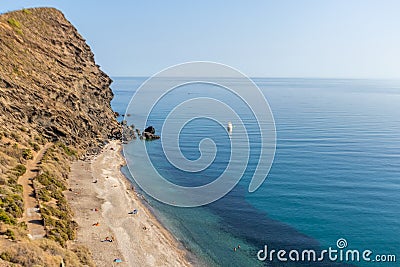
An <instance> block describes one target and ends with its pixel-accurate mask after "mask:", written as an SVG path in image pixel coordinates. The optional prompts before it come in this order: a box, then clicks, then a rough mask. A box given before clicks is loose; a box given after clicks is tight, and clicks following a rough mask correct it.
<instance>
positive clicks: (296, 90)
mask: <svg viewBox="0 0 400 267" xmlns="http://www.w3.org/2000/svg"><path fill="white" fill-rule="evenodd" d="M143 81H144V78H114V83H113V86H112V88H113V91H114V93H115V99H114V100H113V102H112V106H113V109H114V110H116V111H118V112H119V113H121V114H123V113H124V112H125V109H126V106H127V105H128V102H129V100H130V97H131V96H132V95H133V93H134V91H135V90H136V89H137V88H138V86H139V85H140V84H141V83H142V82H143ZM254 81H255V83H256V84H257V85H258V86H259V87H260V88H261V90H262V92H263V93H264V94H265V96H266V98H267V99H268V101H269V104H270V106H271V110H272V112H273V115H274V118H275V123H276V128H277V151H276V155H275V160H274V163H273V165H272V168H271V171H270V173H269V175H268V178H267V179H266V181H265V182H264V183H263V185H262V186H261V187H260V189H259V190H257V191H256V192H255V193H249V192H247V186H248V183H249V179H250V174H251V170H252V168H254V166H253V165H254V164H255V161H256V160H257V158H256V157H254V156H252V155H253V154H252V153H253V152H254V151H257V149H259V147H257V146H258V144H257V142H254V143H253V144H252V151H253V152H252V153H251V156H250V162H249V168H248V169H247V171H246V173H245V175H244V177H243V179H242V180H241V181H240V183H239V184H238V185H237V186H236V187H235V189H234V190H233V191H232V192H230V193H229V194H228V195H227V196H225V197H224V198H222V199H220V200H218V201H217V202H215V203H212V204H210V205H207V206H204V207H200V208H191V209H187V208H175V207H170V206H168V205H164V204H162V203H159V202H157V201H155V200H153V199H152V198H151V197H147V199H148V201H149V203H150V205H151V206H152V207H153V208H154V211H155V213H156V215H158V216H159V218H160V220H161V221H162V222H163V223H164V224H165V225H166V226H167V227H168V228H169V229H170V230H171V231H172V232H173V233H174V234H175V236H177V238H178V239H179V240H180V241H181V242H182V243H183V244H184V245H185V247H187V248H188V249H189V250H191V251H192V252H193V253H194V254H196V255H197V256H198V257H199V259H200V261H201V262H203V263H205V264H207V265H211V266H262V265H274V266H339V265H343V266H348V264H351V265H356V266H397V264H396V263H388V262H386V263H377V262H373V263H371V262H362V261H361V262H347V263H346V262H336V263H332V262H329V261H325V262H323V263H317V262H314V263H282V262H277V261H275V262H260V261H259V260H257V252H258V250H260V249H262V248H263V247H264V245H265V244H267V245H268V246H269V247H270V248H276V249H279V248H283V249H287V250H289V249H299V250H301V249H315V250H317V251H319V250H321V249H327V248H328V247H333V248H337V247H336V241H337V240H338V239H339V238H345V239H346V240H347V243H348V247H347V248H348V249H358V250H360V251H362V250H365V249H369V250H371V251H373V253H374V254H373V255H375V254H396V256H397V258H399V257H400V251H399V248H400V219H399V218H400V175H399V174H400V82H398V81H397V82H396V81H377V80H334V79H264V78H258V79H254ZM190 90H191V93H192V94H194V95H196V94H197V95H199V96H201V95H202V94H205V93H207V92H212V93H213V94H214V96H216V97H221V98H228V97H229V96H225V95H224V93H223V92H219V91H218V90H216V89H215V88H206V87H205V86H203V87H202V86H197V87H193V88H191V89H190ZM183 99H184V97H183V96H182V94H179V93H177V94H175V95H174V94H173V95H171V96H170V101H168V105H164V106H162V105H161V106H160V107H159V109H158V111H157V112H154V114H153V115H152V116H151V118H150V122H151V124H153V125H154V126H155V127H156V129H161V126H162V123H163V119H164V117H165V115H166V113H167V112H168V110H169V107H170V105H171V103H175V102H179V101H181V100H183ZM234 101H235V100H234V99H232V100H231V102H230V103H233V104H234V103H235V102H234ZM238 106H239V105H238ZM239 109H240V108H239ZM241 111H242V116H244V117H246V116H247V115H246V114H247V113H246V110H245V109H242V110H241ZM194 115H195V114H194ZM135 116H137V117H140V116H144V114H141V111H140V110H137V111H135V113H134V114H132V118H135ZM247 119H248V121H249V122H250V124H251V120H252V118H251V117H248V118H247ZM233 134H235V133H233ZM251 135H252V128H251V125H250V136H251ZM204 137H211V138H214V139H215V140H216V143H217V145H218V146H219V150H218V154H217V158H216V160H215V161H214V164H213V166H212V168H209V169H207V170H206V171H204V172H202V173H200V174H198V175H197V176H196V175H194V176H191V177H190V179H188V177H187V175H186V174H185V173H182V172H180V171H179V170H177V169H176V168H173V166H171V165H169V164H168V162H167V161H166V160H165V158H164V157H163V154H162V147H161V146H160V144H159V143H157V141H155V142H151V143H150V142H149V143H148V144H147V149H148V151H150V154H151V157H152V158H153V160H154V162H156V167H157V168H158V169H159V170H160V172H162V173H163V174H164V175H165V176H166V177H168V179H169V180H171V181H173V182H175V183H178V184H182V185H186V186H197V185H200V184H204V183H207V182H210V181H211V180H212V178H213V177H215V175H217V174H218V173H220V172H221V170H223V168H224V166H225V165H226V163H227V161H228V160H229V156H228V153H229V149H228V148H227V146H228V144H227V143H226V142H225V141H226V138H225V137H224V134H223V129H220V130H216V129H215V125H213V124H212V123H210V122H208V121H201V120H199V121H197V122H193V123H192V125H188V127H186V128H185V129H184V130H183V131H182V134H181V139H180V145H181V147H182V153H183V154H184V155H185V156H186V157H188V158H190V159H195V158H197V157H198V156H199V151H198V142H199V140H201V139H202V138H204ZM137 142H140V141H133V142H131V143H130V144H128V145H126V147H125V153H126V157H127V158H128V160H131V161H134V162H135V166H137V167H136V168H135V172H136V175H143V176H146V175H147V174H148V168H149V166H145V165H144V163H143V161H142V159H141V156H142V153H143V151H140V149H139V146H138V145H137ZM123 171H124V172H125V174H126V175H127V177H128V178H131V179H132V177H131V176H130V174H129V172H128V171H127V169H126V168H125V169H124V170H123ZM238 244H240V245H241V249H240V250H238V251H236V252H234V251H233V249H232V248H233V247H234V246H237V245H238ZM397 261H399V259H397Z"/></svg>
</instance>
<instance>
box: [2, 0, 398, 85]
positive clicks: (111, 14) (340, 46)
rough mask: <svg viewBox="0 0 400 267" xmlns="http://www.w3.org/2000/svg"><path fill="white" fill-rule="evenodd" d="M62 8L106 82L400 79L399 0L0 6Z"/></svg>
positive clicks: (56, 0)
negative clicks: (180, 77)
mask: <svg viewBox="0 0 400 267" xmlns="http://www.w3.org/2000/svg"><path fill="white" fill-rule="evenodd" d="M39 6H51V7H56V8H58V9H59V10H61V11H62V12H63V13H64V14H65V16H66V17H67V19H68V20H70V21H71V22H72V24H73V25H74V26H75V27H76V28H77V29H78V31H79V32H80V33H81V34H82V35H83V37H84V38H85V39H86V40H87V42H88V44H89V45H90V46H91V48H92V50H93V52H94V53H95V59H96V62H97V64H99V65H100V66H101V68H102V69H103V70H104V71H105V72H106V73H107V74H109V75H110V76H151V75H153V74H155V73H157V72H159V71H161V70H162V69H164V68H166V67H169V66H171V65H175V64H179V63H183V62H187V61H197V60H200V61H215V62H219V63H223V64H227V65H230V66H232V67H234V68H236V69H239V70H240V71H242V72H243V73H245V74H246V75H248V76H251V77H313V78H378V79H400V15H399V14H400V1H397V0H302V1H299V0H276V1H270V0H264V1H262V0H260V1H257V0H253V1H245V0H243V1H236V0H230V1H222V0H203V1H184V0H181V1H177V0H170V1H162V0H159V1H144V0H142V1H136V0H115V1H102V0H80V1H78V0H64V1H61V0H47V1H45V0H0V12H2V13H4V12H6V11H11V10H16V9H21V8H28V7H39Z"/></svg>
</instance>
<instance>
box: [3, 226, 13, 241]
mask: <svg viewBox="0 0 400 267" xmlns="http://www.w3.org/2000/svg"><path fill="white" fill-rule="evenodd" d="M5 234H6V235H7V236H8V237H9V238H11V240H15V234H14V232H13V231H12V230H11V229H7V231H6V233H5Z"/></svg>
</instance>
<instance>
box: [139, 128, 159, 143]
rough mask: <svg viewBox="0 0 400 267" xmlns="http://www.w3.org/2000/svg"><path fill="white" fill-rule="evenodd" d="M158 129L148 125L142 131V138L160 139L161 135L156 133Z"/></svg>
mask: <svg viewBox="0 0 400 267" xmlns="http://www.w3.org/2000/svg"><path fill="white" fill-rule="evenodd" d="M155 133H156V129H154V127H153V126H149V127H147V128H146V129H145V130H144V131H143V133H142V138H140V139H143V140H157V139H160V136H158V135H156V134H155Z"/></svg>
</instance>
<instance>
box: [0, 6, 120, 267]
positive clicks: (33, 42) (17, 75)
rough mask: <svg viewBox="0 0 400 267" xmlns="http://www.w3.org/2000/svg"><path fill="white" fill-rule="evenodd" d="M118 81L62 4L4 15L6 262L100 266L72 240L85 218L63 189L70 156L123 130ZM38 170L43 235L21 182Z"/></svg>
mask: <svg viewBox="0 0 400 267" xmlns="http://www.w3.org/2000/svg"><path fill="white" fill-rule="evenodd" d="M110 83H111V79H110V78H109V77H108V76H107V75H106V74H105V73H104V72H102V71H101V70H100V68H99V66H98V65H96V64H95V61H94V56H93V53H92V52H91V50H90V48H89V46H88V45H87V44H86V42H85V40H84V39H83V38H82V36H80V35H79V33H78V32H77V30H76V29H75V28H74V27H73V26H72V25H71V23H70V22H69V21H68V20H66V19H65V17H64V15H63V14H62V13H61V12H60V11H58V10H56V9H53V8H35V9H24V10H21V11H15V12H10V13H6V14H2V15H0V111H1V112H0V248H1V249H0V266H2V264H7V262H11V263H13V264H15V266H34V265H38V266H59V264H60V262H61V261H63V262H65V264H66V265H67V266H88V265H89V266H92V265H93V263H92V261H91V259H90V253H89V250H88V249H86V248H84V247H81V246H78V245H76V244H74V242H71V241H70V240H74V239H75V231H76V228H77V225H76V223H75V222H74V221H73V220H72V212H71V209H70V207H69V205H68V203H67V201H66V199H65V196H64V194H63V192H64V191H65V190H67V189H68V171H69V162H70V161H71V160H74V159H76V158H77V157H79V156H81V155H83V154H85V153H93V152H95V151H96V150H97V149H98V147H99V146H101V145H102V144H103V143H104V141H105V140H106V139H107V138H110V137H112V136H116V135H118V133H119V125H118V123H117V121H116V120H115V114H114V112H113V111H112V110H111V106H110V101H111V99H112V97H113V94H112V91H111V90H110V88H109V85H110ZM41 152H43V158H42V159H41V160H38V162H36V163H35V164H37V170H33V169H32V168H30V169H29V163H31V162H32V161H33V159H35V158H37V157H38V155H39V153H41ZM27 168H28V169H27ZM33 171H35V172H37V175H36V176H35V177H33V178H29V179H30V180H32V181H31V183H32V184H31V185H32V186H33V188H34V190H35V191H34V192H35V198H36V200H37V201H38V204H39V210H40V215H41V218H42V219H43V223H44V225H43V227H44V229H45V232H46V235H45V238H38V239H35V238H28V236H29V235H28V234H29V229H28V228H29V227H28V226H27V222H26V221H25V220H24V214H25V213H24V207H26V203H24V194H23V191H24V186H23V185H21V182H20V180H21V177H25V176H26V175H25V174H27V173H28V172H33ZM25 202H26V200H25ZM7 266H8V265H7Z"/></svg>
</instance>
